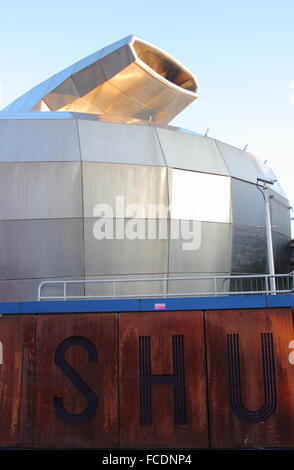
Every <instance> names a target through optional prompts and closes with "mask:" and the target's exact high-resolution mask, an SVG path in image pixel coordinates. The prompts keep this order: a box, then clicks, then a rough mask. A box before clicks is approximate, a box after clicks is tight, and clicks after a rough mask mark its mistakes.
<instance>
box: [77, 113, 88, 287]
mask: <svg viewBox="0 0 294 470" xmlns="http://www.w3.org/2000/svg"><path fill="white" fill-rule="evenodd" d="M76 129H77V139H78V145H79V152H80V165H81V198H82V201H81V204H82V223H83V238H82V240H83V264H84V279H85V277H86V246H85V208H84V178H83V160H82V149H81V139H80V131H79V124H78V120H77V119H76ZM84 287H85V290H86V286H84ZM84 295H85V291H84Z"/></svg>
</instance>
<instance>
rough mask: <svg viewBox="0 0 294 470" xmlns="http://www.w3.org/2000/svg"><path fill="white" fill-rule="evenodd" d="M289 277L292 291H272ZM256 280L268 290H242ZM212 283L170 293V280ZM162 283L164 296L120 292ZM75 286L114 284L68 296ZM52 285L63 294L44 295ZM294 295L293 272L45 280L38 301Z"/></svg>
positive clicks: (40, 285)
mask: <svg viewBox="0 0 294 470" xmlns="http://www.w3.org/2000/svg"><path fill="white" fill-rule="evenodd" d="M273 277H274V278H275V279H277V280H278V279H279V278H287V279H288V280H289V286H291V287H290V288H289V289H275V290H271V289H270V288H269V285H270V283H269V282H268V281H269V280H270V279H271V278H273ZM236 279H240V281H241V283H240V286H241V290H236V291H234V290H226V289H225V282H226V281H228V280H230V281H231V280H236ZM253 279H257V280H258V279H263V280H264V281H265V286H266V288H265V289H260V290H252V289H251V290H248V289H247V290H246V289H245V290H243V289H242V280H251V285H252V280H253ZM204 280H211V281H213V289H212V290H211V291H209V292H199V291H197V292H173V293H169V292H168V283H169V282H170V281H196V282H197V281H204ZM218 280H219V281H220V280H222V289H221V290H218V289H217V281H218ZM159 281H160V282H162V281H164V283H165V292H164V293H161V294H160V293H153V294H142V293H141V294H136V293H130V294H118V293H117V284H121V283H126V282H127V283H135V284H138V283H142V282H159ZM72 284H84V285H85V284H97V285H101V284H112V295H67V292H68V285H72ZM50 285H61V286H62V287H63V294H62V295H49V296H48V295H42V289H44V287H45V286H47V287H48V286H50ZM292 293H294V271H292V272H290V273H287V274H275V275H274V276H273V275H270V274H253V275H252V274H246V275H235V276H189V277H187V276H186V277H157V278H150V277H149V278H140V279H139V278H132V279H89V280H86V279H81V280H77V279H75V280H54V281H42V282H41V283H40V284H39V286H38V301H41V300H54V299H55V300H60V299H62V300H74V299H121V298H140V297H142V298H144V297H145V298H149V297H157V298H160V297H186V296H190V297H193V296H202V297H204V296H205V297H206V296H212V295H213V296H228V295H256V294H267V295H269V294H272V295H274V294H292Z"/></svg>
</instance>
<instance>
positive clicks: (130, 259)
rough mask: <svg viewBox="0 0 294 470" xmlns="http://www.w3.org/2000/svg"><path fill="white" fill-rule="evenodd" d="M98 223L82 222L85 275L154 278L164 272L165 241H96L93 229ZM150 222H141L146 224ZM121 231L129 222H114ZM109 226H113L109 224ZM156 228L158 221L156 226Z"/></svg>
mask: <svg viewBox="0 0 294 470" xmlns="http://www.w3.org/2000/svg"><path fill="white" fill-rule="evenodd" d="M96 220H97V219H94V218H93V219H85V229H84V230H85V275H86V276H95V275H110V274H113V275H118V274H128V273H129V274H155V273H164V272H167V251H168V241H167V240H166V239H165V240H158V239H155V240H150V239H149V240H148V239H145V240H138V239H135V240H129V239H128V238H126V237H125V238H124V239H121V240H120V239H114V240H108V239H103V240H97V239H96V238H95V237H94V234H93V229H94V224H95V222H96ZM147 220H150V219H142V220H141V221H139V222H140V223H145V222H146V221H147ZM122 221H123V227H126V224H127V223H128V222H129V219H124V220H123V219H115V220H114V221H113V222H114V223H113V226H114V233H115V232H116V227H117V224H118V223H122ZM110 222H112V221H111V220H110ZM156 223H157V225H158V221H157V222H156Z"/></svg>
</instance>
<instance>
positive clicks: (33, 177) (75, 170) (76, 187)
mask: <svg viewBox="0 0 294 470" xmlns="http://www.w3.org/2000/svg"><path fill="white" fill-rule="evenodd" d="M65 217H82V191H81V163H79V162H75V163H71V162H66V163H61V162H43V163H40V162H39V163H28V162H27V163H2V164H0V220H12V219H49V218H54V219H60V218H65Z"/></svg>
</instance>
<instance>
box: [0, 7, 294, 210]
mask: <svg viewBox="0 0 294 470" xmlns="http://www.w3.org/2000/svg"><path fill="white" fill-rule="evenodd" d="M0 18H1V19H0V21H1V27H0V44H1V49H0V59H1V68H0V70H1V73H0V83H1V96H0V107H3V106H5V105H6V104H8V103H9V102H11V101H12V100H13V99H15V98H16V97H18V96H19V95H21V94H22V93H24V92H25V91H27V90H28V89H30V88H32V86H34V85H36V84H38V83H39V82H41V81H42V80H44V79H46V78H48V77H49V76H50V75H52V74H54V73H56V72H57V71H59V70H61V69H63V68H65V67H66V66H67V65H70V64H71V63H73V62H76V61H77V60H79V59H81V58H83V57H85V56H87V55H89V54H90V53H92V52H94V51H95V50H98V49H100V48H102V47H104V46H106V45H108V44H110V43H112V42H115V41H117V40H118V39H121V38H122V37H125V36H127V35H129V34H136V35H138V36H139V37H142V38H143V39H145V40H147V41H150V42H153V43H154V44H156V45H157V46H158V47H160V48H162V49H164V50H165V51H166V52H168V53H170V54H171V55H173V56H174V57H175V58H176V59H178V60H179V61H181V62H182V63H183V64H184V65H185V66H186V67H187V68H189V69H190V70H191V71H192V72H193V73H194V74H195V75H196V77H197V79H198V81H199V83H200V94H199V99H198V100H197V101H196V102H194V103H193V104H192V105H191V106H189V107H188V108H187V109H186V110H185V111H184V112H183V113H182V114H180V115H179V117H178V118H177V119H176V123H180V124H181V125H183V126H185V127H189V128H193V129H195V130H199V131H204V130H205V129H206V128H207V127H209V128H210V135H211V136H213V137H217V138H220V139H222V140H224V141H225V142H228V143H231V144H233V145H236V146H238V147H241V148H243V147H244V145H245V144H248V150H249V151H252V152H254V153H256V155H257V156H258V157H259V158H260V159H261V160H265V159H267V160H268V163H269V165H270V166H272V168H273V169H274V171H275V172H276V174H277V176H278V178H279V180H280V182H281V184H282V185H283V187H284V189H285V191H286V193H287V194H288V197H289V199H290V203H291V204H293V206H294V184H293V180H294V171H293V170H294V163H293V162H294V131H293V123H294V57H293V56H294V1H293V0H279V1H272V0H255V1H253V0H246V1H245V0H239V1H236V0H234V1H232V0H222V1H221V0H218V1H217V0H205V1H197V0H186V1H185V2H175V1H171V0H169V1H167V0H157V1H155V0H147V1H146V2H142V1H141V2H139V1H133V0H125V1H123V0H120V1H117V0H112V1H111V2H105V0H104V1H103V2H102V1H99V0H83V1H81V2H80V1H79V2H78V1H75V0H59V1H57V0H50V1H46V2H45V1H43V0H38V1H35V0H26V1H21V0H18V1H17V0H11V1H10V2H1V16H0Z"/></svg>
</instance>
